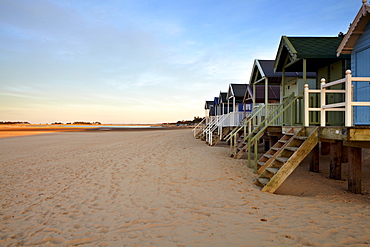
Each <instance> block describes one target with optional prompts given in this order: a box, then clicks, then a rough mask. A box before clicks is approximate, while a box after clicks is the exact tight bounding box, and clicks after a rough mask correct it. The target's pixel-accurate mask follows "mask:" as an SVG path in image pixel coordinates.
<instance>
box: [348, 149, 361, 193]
mask: <svg viewBox="0 0 370 247" xmlns="http://www.w3.org/2000/svg"><path fill="white" fill-rule="evenodd" d="M361 176H362V148H357V147H348V190H349V191H350V192H352V193H355V194H360V193H361V192H362V185H361V180H362V178H361Z"/></svg>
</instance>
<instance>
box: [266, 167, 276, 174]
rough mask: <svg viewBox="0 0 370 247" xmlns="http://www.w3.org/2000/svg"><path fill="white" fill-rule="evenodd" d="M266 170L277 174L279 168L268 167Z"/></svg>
mask: <svg viewBox="0 0 370 247" xmlns="http://www.w3.org/2000/svg"><path fill="white" fill-rule="evenodd" d="M266 170H267V171H269V172H271V173H273V174H276V173H277V172H278V171H279V168H274V167H267V168H266Z"/></svg>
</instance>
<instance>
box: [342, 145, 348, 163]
mask: <svg viewBox="0 0 370 247" xmlns="http://www.w3.org/2000/svg"><path fill="white" fill-rule="evenodd" d="M347 162H348V147H345V146H344V145H343V148H342V163H347Z"/></svg>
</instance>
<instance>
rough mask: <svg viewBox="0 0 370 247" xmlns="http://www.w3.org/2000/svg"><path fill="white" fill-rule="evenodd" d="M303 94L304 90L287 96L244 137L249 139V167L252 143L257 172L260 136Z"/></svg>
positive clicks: (249, 165)
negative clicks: (295, 94)
mask: <svg viewBox="0 0 370 247" xmlns="http://www.w3.org/2000/svg"><path fill="white" fill-rule="evenodd" d="M302 96H303V92H302V93H300V94H299V95H297V96H294V95H293V94H292V95H290V96H289V97H287V98H286V99H285V100H284V101H283V102H282V104H280V105H279V106H278V107H277V108H275V109H274V111H272V112H270V114H269V115H268V116H267V117H266V119H265V120H264V121H263V122H261V123H260V124H259V125H258V126H257V127H256V128H255V130H254V131H253V132H251V133H249V135H248V136H247V137H244V141H248V167H252V165H251V146H252V143H253V144H254V172H257V160H258V140H259V138H260V136H261V135H262V134H263V133H264V131H265V130H266V129H267V128H268V127H269V126H272V124H273V123H274V122H275V121H276V120H277V119H279V118H280V117H281V116H282V114H283V113H284V112H285V111H286V110H288V109H289V108H290V107H291V106H292V105H293V104H294V103H295V101H296V100H297V99H299V98H301V97H302Z"/></svg>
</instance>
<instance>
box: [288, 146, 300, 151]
mask: <svg viewBox="0 0 370 247" xmlns="http://www.w3.org/2000/svg"><path fill="white" fill-rule="evenodd" d="M298 148H299V147H285V149H286V150H289V151H293V152H295V151H297V150H298Z"/></svg>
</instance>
